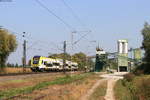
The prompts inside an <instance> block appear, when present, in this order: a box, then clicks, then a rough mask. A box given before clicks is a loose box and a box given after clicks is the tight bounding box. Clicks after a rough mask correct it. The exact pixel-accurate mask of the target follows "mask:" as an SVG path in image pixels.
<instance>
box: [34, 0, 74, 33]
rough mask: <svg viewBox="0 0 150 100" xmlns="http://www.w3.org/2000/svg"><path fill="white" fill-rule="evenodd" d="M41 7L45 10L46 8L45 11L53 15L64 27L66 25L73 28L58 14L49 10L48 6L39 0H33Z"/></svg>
mask: <svg viewBox="0 0 150 100" xmlns="http://www.w3.org/2000/svg"><path fill="white" fill-rule="evenodd" d="M35 1H36V2H37V3H38V4H39V5H40V6H41V7H42V8H44V9H45V10H47V12H48V13H49V14H51V15H53V16H55V17H56V18H57V19H58V20H59V21H61V22H62V23H63V24H64V25H66V27H68V28H69V29H71V30H75V29H74V28H73V27H72V26H71V25H70V24H68V23H67V22H65V21H64V20H63V19H62V18H60V17H59V16H57V15H56V14H55V13H54V12H53V11H52V10H50V9H49V8H48V7H46V6H45V5H44V4H43V3H41V2H40V1H39V0H35Z"/></svg>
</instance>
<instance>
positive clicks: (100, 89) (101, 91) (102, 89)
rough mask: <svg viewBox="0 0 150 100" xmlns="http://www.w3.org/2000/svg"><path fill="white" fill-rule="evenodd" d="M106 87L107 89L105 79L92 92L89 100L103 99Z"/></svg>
mask: <svg viewBox="0 0 150 100" xmlns="http://www.w3.org/2000/svg"><path fill="white" fill-rule="evenodd" d="M106 89H107V81H106V80H105V81H104V82H103V83H101V84H100V85H99V86H98V87H97V88H96V90H95V91H94V93H93V94H92V95H91V96H90V99H89V100H104V96H105V94H106Z"/></svg>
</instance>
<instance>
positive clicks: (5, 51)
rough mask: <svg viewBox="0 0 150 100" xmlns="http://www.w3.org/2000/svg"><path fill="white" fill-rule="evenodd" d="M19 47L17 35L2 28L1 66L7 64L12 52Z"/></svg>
mask: <svg viewBox="0 0 150 100" xmlns="http://www.w3.org/2000/svg"><path fill="white" fill-rule="evenodd" d="M16 48H17V41H16V37H15V36H14V35H13V34H10V33H9V32H8V31H7V30H5V29H1V28H0V68H3V67H4V66H5V63H6V61H7V58H8V56H9V55H10V53H12V52H13V51H15V49H16Z"/></svg>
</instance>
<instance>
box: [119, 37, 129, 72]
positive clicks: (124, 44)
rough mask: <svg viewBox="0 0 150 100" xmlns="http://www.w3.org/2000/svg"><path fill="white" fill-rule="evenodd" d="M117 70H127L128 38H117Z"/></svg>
mask: <svg viewBox="0 0 150 100" xmlns="http://www.w3.org/2000/svg"><path fill="white" fill-rule="evenodd" d="M117 62H118V72H123V71H128V40H125V39H123V40H118V60H117Z"/></svg>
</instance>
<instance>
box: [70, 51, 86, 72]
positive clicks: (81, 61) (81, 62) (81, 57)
mask: <svg viewBox="0 0 150 100" xmlns="http://www.w3.org/2000/svg"><path fill="white" fill-rule="evenodd" d="M72 60H73V61H74V62H77V63H78V66H79V69H84V68H85V66H87V57H86V55H85V54H84V53H82V52H79V53H76V54H74V55H73V56H72Z"/></svg>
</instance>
